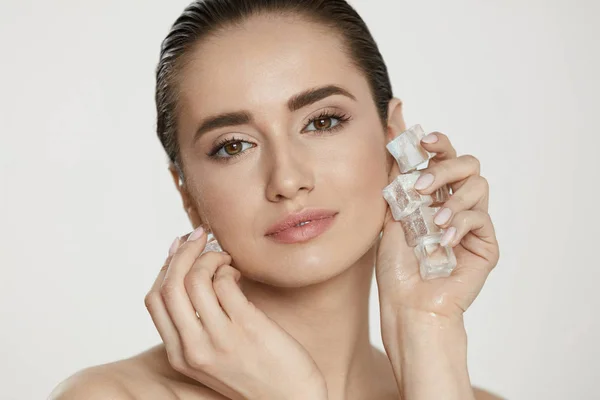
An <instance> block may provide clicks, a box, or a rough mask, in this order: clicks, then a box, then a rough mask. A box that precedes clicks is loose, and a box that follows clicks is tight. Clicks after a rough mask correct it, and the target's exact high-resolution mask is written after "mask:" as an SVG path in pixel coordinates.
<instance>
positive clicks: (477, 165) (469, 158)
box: [460, 154, 481, 174]
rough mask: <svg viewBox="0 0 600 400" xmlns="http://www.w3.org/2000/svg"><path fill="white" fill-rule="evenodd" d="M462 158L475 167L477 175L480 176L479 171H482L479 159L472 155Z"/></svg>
mask: <svg viewBox="0 0 600 400" xmlns="http://www.w3.org/2000/svg"><path fill="white" fill-rule="evenodd" d="M460 157H461V158H462V159H463V160H465V161H466V162H468V163H469V164H470V165H471V166H472V167H473V169H475V171H477V173H478V174H479V171H480V170H481V163H480V162H479V159H478V158H477V157H474V156H473V155H471V154H465V155H462V156H460Z"/></svg>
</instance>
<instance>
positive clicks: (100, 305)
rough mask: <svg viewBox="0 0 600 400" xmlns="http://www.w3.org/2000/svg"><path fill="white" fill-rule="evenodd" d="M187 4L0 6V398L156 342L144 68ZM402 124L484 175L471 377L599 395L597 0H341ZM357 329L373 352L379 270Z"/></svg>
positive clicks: (170, 227) (153, 187)
mask: <svg viewBox="0 0 600 400" xmlns="http://www.w3.org/2000/svg"><path fill="white" fill-rule="evenodd" d="M187 4H188V1H187V0H177V1H175V0H170V1H148V0H144V1H140V0H136V1H133V0H130V1H117V0H105V1H93V2H90V1H72V0H63V1H40V0H35V1H21V0H3V1H2V2H1V4H0V52H1V53H0V54H1V55H0V83H1V86H0V135H1V142H0V263H1V266H2V274H1V276H0V315H1V321H2V326H1V329H0V354H1V356H0V380H1V381H2V383H1V384H0V391H2V393H1V394H0V397H1V398H2V399H6V400H9V399H40V398H45V397H46V396H47V395H48V394H49V392H50V391H51V389H52V388H53V387H54V386H55V385H56V384H57V383H58V382H59V381H61V380H63V379H64V378H66V377H67V376H69V375H71V374H72V373H74V372H75V371H77V370H79V369H81V368H84V367H87V366H91V365H94V364H99V363H105V362H109V361H113V360H117V359H120V358H124V357H129V356H131V355H133V354H136V353H138V352H140V351H142V350H144V349H146V348H148V347H150V346H152V345H154V344H156V343H158V342H159V341H160V337H159V335H158V333H157V332H156V330H155V328H154V325H153V324H152V321H151V319H150V317H149V315H148V313H147V311H146V309H145V307H144V303H143V298H144V295H145V294H146V292H147V291H148V289H149V288H150V286H151V284H152V282H153V281H154V279H155V277H156V274H157V273H158V270H159V269H160V267H161V264H162V262H163V260H164V258H165V256H166V254H167V249H168V246H169V245H170V244H171V241H172V240H173V238H174V237H175V236H177V235H183V234H185V233H187V232H188V231H189V230H190V228H191V227H190V224H189V223H188V221H187V219H186V217H185V214H184V212H183V210H182V208H181V205H180V199H179V197H178V195H177V193H176V191H175V188H174V186H173V185H172V182H171V178H170V175H169V174H168V171H167V165H166V162H165V155H164V154H163V151H162V149H161V147H160V145H159V142H158V139H157V138H156V134H155V117H156V115H155V109H154V68H155V66H156V63H157V61H158V54H159V48H160V43H161V41H162V39H163V38H164V36H165V35H166V34H167V32H168V29H169V27H170V26H171V24H172V23H173V22H174V20H175V18H176V17H177V16H178V15H179V14H180V12H181V11H182V10H183V8H184V7H185V6H186V5H187ZM351 4H353V5H354V6H355V7H356V8H357V9H358V11H359V13H360V14H361V15H362V17H363V18H364V19H365V20H366V22H367V24H368V26H369V27H370V29H371V31H372V33H373V35H374V37H375V39H376V41H377V42H378V44H379V46H380V50H381V52H382V54H383V56H384V58H385V60H386V62H387V65H388V68H389V72H390V75H391V79H392V83H393V88H394V93H395V96H396V97H399V98H401V99H402V100H403V102H404V110H405V118H406V122H407V124H408V125H409V126H411V125H413V124H416V123H419V124H421V125H422V126H423V128H424V129H425V130H426V131H429V132H430V131H434V130H437V131H441V132H443V133H445V134H447V135H448V136H449V137H450V139H451V140H452V142H453V143H454V145H455V147H456V148H457V150H458V152H459V154H473V155H475V156H476V157H478V158H479V159H480V161H481V164H482V169H481V172H482V175H483V176H485V177H486V178H487V179H488V180H489V182H490V187H491V189H490V190H491V202H490V214H491V215H492V218H493V220H494V222H495V226H496V230H497V235H498V238H499V242H500V248H501V258H500V262H499V264H498V267H497V268H496V269H495V270H494V271H493V272H492V274H491V275H490V277H489V280H488V282H487V284H486V286H485V287H484V289H483V292H482V293H481V294H480V296H479V298H478V299H477V300H476V301H475V303H474V304H473V306H472V307H471V308H470V309H469V310H468V312H467V314H466V324H467V331H468V335H469V353H468V358H469V369H470V374H471V378H472V382H473V384H475V385H478V386H482V387H484V388H488V389H490V390H492V391H494V392H497V393H499V394H501V395H503V396H505V397H507V398H510V399H557V400H558V399H561V400H562V399H593V398H596V399H597V398H599V397H600V395H599V394H598V387H597V384H598V381H599V379H600V373H599V371H600V368H599V367H598V357H599V356H600V351H599V350H600V348H599V345H598V340H599V338H600V329H599V328H600V323H599V321H598V315H599V314H600V313H599V311H598V309H599V308H600V300H599V297H598V294H597V285H598V281H599V280H600V269H599V267H600V262H599V256H598V249H599V244H598V239H599V237H600V235H599V234H598V225H599V224H598V222H600V221H599V217H598V207H597V204H598V184H599V183H600V179H599V177H598V175H599V173H600V168H599V162H598V159H597V157H598V154H599V151H598V146H599V145H600V141H599V140H598V135H599V134H600V131H599V129H598V126H599V124H598V122H597V120H596V119H595V116H597V115H598V110H599V109H600V101H599V100H598V93H599V91H600V90H599V89H600V82H599V81H600V79H599V78H598V71H600V57H599V48H600V46H599V45H598V42H599V39H600V28H599V25H598V24H597V21H596V19H597V17H598V15H600V3H599V2H597V1H592V0H590V1H585V0H579V1H567V0H554V1H523V0H519V1H517V0H506V1H476V0H472V1H466V0H457V1H452V2H449V1H445V0H433V1H419V2H416V1H411V2H409V1H397V0H393V1H392V0H355V1H352V2H351ZM371 295H372V297H371V338H372V342H373V343H374V344H376V345H377V346H379V347H380V348H383V346H382V344H381V343H382V342H381V337H380V330H379V314H378V312H379V308H378V299H377V286H376V283H375V280H374V281H373V286H372V293H371Z"/></svg>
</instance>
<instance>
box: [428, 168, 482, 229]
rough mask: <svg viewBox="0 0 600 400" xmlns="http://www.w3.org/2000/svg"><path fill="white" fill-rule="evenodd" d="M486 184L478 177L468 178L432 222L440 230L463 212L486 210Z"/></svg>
mask: <svg viewBox="0 0 600 400" xmlns="http://www.w3.org/2000/svg"><path fill="white" fill-rule="evenodd" d="M488 190H489V188H488V183H487V180H486V179H485V178H484V177H482V176H478V175H472V176H470V177H468V178H467V179H466V181H465V184H464V185H463V186H462V187H461V188H460V189H459V190H458V191H457V192H456V193H454V194H453V195H452V196H450V198H449V199H448V200H447V201H446V202H445V203H444V205H443V206H442V207H441V208H440V209H439V210H438V211H437V213H436V214H435V216H434V218H433V222H435V223H436V225H438V226H440V227H441V228H446V227H448V226H449V225H450V224H451V223H452V217H453V216H454V215H456V214H457V213H459V212H461V211H464V210H475V211H483V212H486V213H487V210H488V198H489V194H488Z"/></svg>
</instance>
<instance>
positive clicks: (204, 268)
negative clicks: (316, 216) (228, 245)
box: [145, 228, 327, 400]
mask: <svg viewBox="0 0 600 400" xmlns="http://www.w3.org/2000/svg"><path fill="white" fill-rule="evenodd" d="M186 236H187V235H186ZM182 240H185V236H184V237H182V238H181V239H179V238H177V239H176V240H175V242H174V243H173V245H172V246H171V249H170V250H169V257H168V258H167V260H166V262H165V264H164V266H163V267H162V269H161V270H160V273H159V274H158V277H157V278H156V281H155V282H154V285H153V286H152V288H151V289H150V291H149V292H148V294H147V295H146V297H145V304H146V308H147V309H148V312H149V313H150V315H151V317H152V321H153V322H154V325H155V326H156V328H157V330H158V332H159V334H160V336H161V338H162V340H163V342H164V343H165V348H166V351H167V355H168V359H169V362H170V364H171V366H172V367H173V369H175V370H176V371H178V372H180V373H182V374H184V375H186V376H188V377H190V378H192V379H194V380H196V381H198V382H200V383H202V384H204V385H206V386H208V387H210V388H212V389H213V390H215V391H217V392H219V393H221V394H223V395H224V396H227V397H229V398H230V399H234V400H237V399H244V400H246V399H249V400H255V399H294V398H298V399H300V398H301V399H308V398H310V399H326V398H327V385H326V383H325V379H324V377H323V375H322V373H321V371H320V370H319V368H318V367H317V365H316V363H315V362H314V360H313V359H312V358H311V356H310V355H309V354H308V352H307V351H306V349H305V348H304V347H303V346H302V345H301V344H300V343H298V341H296V340H295V339H294V338H293V337H292V336H291V335H289V334H288V333H287V332H286V331H285V330H284V329H283V328H281V327H280V326H279V325H278V324H277V323H276V322H275V321H273V320H271V319H270V318H269V317H268V316H267V315H266V314H264V313H263V312H262V311H261V310H259V309H258V308H256V307H255V306H254V304H252V303H251V302H249V301H248V300H247V298H246V296H245V295H244V294H243V292H242V291H241V289H240V287H239V283H238V282H239V279H240V277H241V274H240V272H239V271H238V270H237V269H235V268H233V267H232V266H230V265H229V264H230V263H231V256H230V255H229V254H227V253H226V252H212V251H209V252H206V253H204V254H202V255H201V253H202V251H203V249H204V247H205V245H206V234H204V232H203V231H202V228H198V229H196V230H195V231H194V232H192V234H190V235H189V238H188V240H187V241H183V242H182ZM180 243H181V244H180ZM196 312H197V313H198V316H199V317H198V316H197V315H196Z"/></svg>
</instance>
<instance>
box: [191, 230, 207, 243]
mask: <svg viewBox="0 0 600 400" xmlns="http://www.w3.org/2000/svg"><path fill="white" fill-rule="evenodd" d="M202 235H204V229H202V227H201V226H199V227H198V228H196V230H195V231H194V232H192V234H191V235H190V236H189V237H188V242H191V241H192V240H196V239H200V238H201V237H202Z"/></svg>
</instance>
